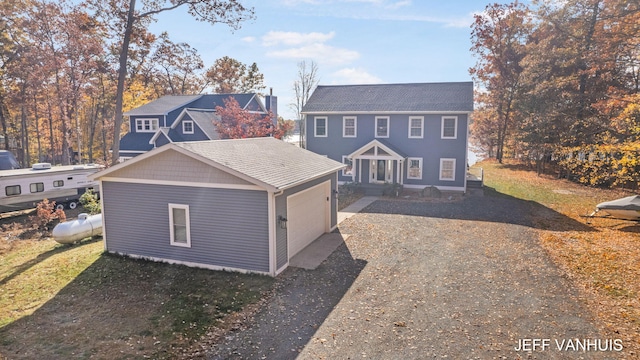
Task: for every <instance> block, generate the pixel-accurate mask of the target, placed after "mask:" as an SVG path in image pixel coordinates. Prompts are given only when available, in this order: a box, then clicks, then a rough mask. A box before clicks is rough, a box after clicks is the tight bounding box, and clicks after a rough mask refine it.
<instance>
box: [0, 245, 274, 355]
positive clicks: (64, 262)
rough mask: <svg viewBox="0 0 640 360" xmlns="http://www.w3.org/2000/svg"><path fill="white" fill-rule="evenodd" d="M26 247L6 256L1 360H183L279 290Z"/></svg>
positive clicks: (230, 277)
mask: <svg viewBox="0 0 640 360" xmlns="http://www.w3.org/2000/svg"><path fill="white" fill-rule="evenodd" d="M103 247H104V245H103V243H102V242H101V241H89V242H83V243H81V244H79V245H74V246H68V245H59V244H57V243H55V242H54V241H52V240H42V241H33V242H25V241H23V242H21V243H20V244H19V245H14V246H12V248H11V250H10V251H8V252H5V253H4V254H2V255H0V339H2V341H0V358H3V356H5V357H7V358H11V359H14V358H17V359H20V358H25V359H33V358H89V357H91V358H96V359H111V358H145V357H147V358H149V357H150V358H156V359H162V358H166V359H169V358H175V357H177V356H183V355H184V353H183V352H184V351H185V349H189V348H190V347H192V346H195V345H196V344H197V342H198V341H200V340H201V339H202V338H203V337H206V336H208V334H209V333H210V332H211V331H212V329H215V327H216V326H219V325H221V324H222V322H223V321H224V319H226V318H227V317H229V315H230V314H236V313H237V312H241V311H243V309H245V308H246V307H247V306H248V305H251V304H255V303H256V302H258V301H259V300H260V299H261V298H262V297H263V296H264V294H265V293H266V292H268V291H269V290H270V289H271V286H272V284H273V281H274V280H273V279H272V278H270V277H267V276H259V275H247V274H239V273H230V272H221V271H210V270H205V269H196V268H189V267H185V266H177V265H169V264H164V263H155V262H149V261H144V260H134V259H130V258H125V257H121V256H115V255H109V254H104V253H103Z"/></svg>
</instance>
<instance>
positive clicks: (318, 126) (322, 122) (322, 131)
mask: <svg viewBox="0 0 640 360" xmlns="http://www.w3.org/2000/svg"><path fill="white" fill-rule="evenodd" d="M313 129H314V130H313V136H315V137H327V118H326V117H317V118H314V124H313Z"/></svg>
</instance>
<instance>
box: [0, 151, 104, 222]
mask: <svg viewBox="0 0 640 360" xmlns="http://www.w3.org/2000/svg"><path fill="white" fill-rule="evenodd" d="M102 168H103V166H100V165H93V164H89V165H67V166H51V164H49V163H38V164H34V165H33V167H31V168H30V169H15V170H2V171H0V213H4V212H9V211H17V210H24V209H30V208H35V207H36V206H37V205H38V203H39V202H41V201H42V200H43V199H49V200H51V201H55V202H56V207H57V208H65V207H67V208H69V209H75V208H76V207H77V205H78V199H79V198H80V196H81V195H82V194H84V192H85V191H86V190H87V189H94V190H95V191H96V192H98V186H99V183H98V182H97V181H90V180H89V179H88V178H87V176H89V175H90V174H93V173H95V172H97V171H99V170H100V169H102Z"/></svg>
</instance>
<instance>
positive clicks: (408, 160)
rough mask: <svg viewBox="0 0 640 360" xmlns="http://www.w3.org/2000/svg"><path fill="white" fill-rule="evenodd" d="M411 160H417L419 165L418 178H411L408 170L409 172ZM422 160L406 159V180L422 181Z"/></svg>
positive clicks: (415, 158)
mask: <svg viewBox="0 0 640 360" xmlns="http://www.w3.org/2000/svg"><path fill="white" fill-rule="evenodd" d="M411 160H418V162H419V164H420V176H419V177H412V176H411V175H410V174H411V172H410V170H411ZM422 164H423V162H422V158H417V157H410V158H408V159H407V179H413V180H422V172H423V167H422Z"/></svg>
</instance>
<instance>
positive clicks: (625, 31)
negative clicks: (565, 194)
mask: <svg viewBox="0 0 640 360" xmlns="http://www.w3.org/2000/svg"><path fill="white" fill-rule="evenodd" d="M638 24H640V3H639V2H637V1H628V0H567V1H562V2H555V1H532V2H531V3H530V5H529V6H527V5H524V4H522V3H520V2H517V1H516V2H514V3H512V4H507V5H497V4H495V5H489V6H487V8H486V9H485V12H483V13H481V14H478V15H477V16H476V22H475V23H474V24H473V26H472V44H473V47H472V51H473V52H474V55H475V56H476V58H477V61H476V65H475V66H474V67H473V68H472V69H470V72H471V74H472V75H473V76H474V80H476V87H477V97H476V100H477V103H478V107H477V109H478V111H477V112H476V114H475V115H474V123H473V124H472V126H471V139H472V141H473V142H474V143H475V145H477V146H478V147H481V148H483V150H484V151H485V152H486V153H489V154H491V155H493V156H494V157H495V158H497V159H498V160H501V159H502V158H503V156H514V157H518V158H522V159H527V160H529V161H534V162H536V163H537V164H538V165H540V162H542V163H545V162H548V161H555V162H556V163H557V164H560V165H561V167H563V168H564V169H565V170H567V171H566V172H568V173H569V177H570V178H572V179H574V180H576V179H577V180H578V181H580V182H582V183H585V184H591V185H597V186H625V187H632V188H637V187H638V186H639V183H640V161H638V160H637V159H638V156H637V152H636V151H637V149H638V148H640V138H639V136H640V104H639V102H638V101H639V100H640V49H639V48H638V44H639V43H640V27H639V26H638ZM578 155H579V156H578ZM612 164H615V166H614V165H612ZM543 166H544V165H543ZM605 168H606V169H609V170H607V171H603V170H602V169H605ZM605 173H606V176H602V175H603V174H605ZM576 174H578V175H576Z"/></svg>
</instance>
